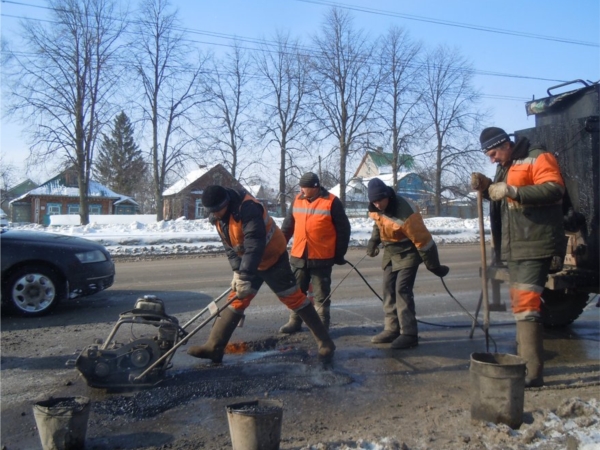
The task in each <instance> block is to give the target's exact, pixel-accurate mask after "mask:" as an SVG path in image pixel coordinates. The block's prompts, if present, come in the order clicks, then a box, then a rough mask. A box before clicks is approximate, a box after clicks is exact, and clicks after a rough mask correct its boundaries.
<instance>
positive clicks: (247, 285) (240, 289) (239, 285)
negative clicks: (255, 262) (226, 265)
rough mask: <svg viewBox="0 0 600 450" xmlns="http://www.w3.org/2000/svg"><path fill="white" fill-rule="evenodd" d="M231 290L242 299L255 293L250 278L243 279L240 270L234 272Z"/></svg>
mask: <svg viewBox="0 0 600 450" xmlns="http://www.w3.org/2000/svg"><path fill="white" fill-rule="evenodd" d="M231 290H232V291H234V292H235V293H236V294H237V297H238V298H239V299H240V300H241V299H244V298H246V297H248V296H249V295H251V294H253V289H252V283H251V282H250V280H242V279H241V278H240V273H239V272H233V279H232V280H231Z"/></svg>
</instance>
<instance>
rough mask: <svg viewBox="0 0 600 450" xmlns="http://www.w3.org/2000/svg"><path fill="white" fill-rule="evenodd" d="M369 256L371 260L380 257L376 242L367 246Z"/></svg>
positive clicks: (370, 242) (371, 242)
mask: <svg viewBox="0 0 600 450" xmlns="http://www.w3.org/2000/svg"><path fill="white" fill-rule="evenodd" d="M367 255H368V256H370V257H371V258H375V257H376V256H377V255H379V246H378V245H377V244H376V243H375V242H374V241H369V243H368V244H367Z"/></svg>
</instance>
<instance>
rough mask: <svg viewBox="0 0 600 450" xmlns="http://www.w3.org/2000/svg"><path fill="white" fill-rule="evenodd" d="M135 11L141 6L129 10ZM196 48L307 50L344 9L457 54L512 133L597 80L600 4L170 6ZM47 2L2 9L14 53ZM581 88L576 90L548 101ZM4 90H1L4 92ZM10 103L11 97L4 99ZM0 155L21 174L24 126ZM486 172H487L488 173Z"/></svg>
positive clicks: (403, 1)
mask: <svg viewBox="0 0 600 450" xmlns="http://www.w3.org/2000/svg"><path fill="white" fill-rule="evenodd" d="M132 4H135V2H132ZM172 4H173V5H175V6H176V7H178V8H179V11H180V13H181V16H180V17H181V19H182V21H183V23H184V26H185V27H187V28H188V29H189V30H190V31H193V34H192V35H191V38H192V39H193V40H194V41H195V42H196V44H197V45H198V46H201V47H204V48H206V49H210V50H212V51H215V52H219V51H224V50H227V49H228V48H229V46H230V45H231V41H232V39H233V38H234V37H235V38H238V39H239V40H240V41H241V42H242V44H243V45H244V46H246V47H248V48H255V47H256V44H255V43H253V40H255V39H258V38H266V39H269V40H270V39H272V37H273V35H274V33H275V32H276V31H277V30H283V31H289V32H290V33H291V35H292V36H295V37H298V38H300V39H302V40H303V41H304V42H306V43H309V41H310V39H311V37H312V36H313V35H314V34H315V33H317V32H318V30H319V27H320V26H321V24H322V21H323V17H324V15H325V13H326V12H327V11H328V10H329V9H330V8H331V6H332V5H334V4H336V5H338V6H340V7H344V8H348V10H349V11H350V12H351V14H352V15H353V17H354V20H355V25H356V27H357V28H360V29H363V30H364V31H365V32H367V33H369V34H370V35H372V36H373V37H376V36H379V35H381V34H383V33H385V32H386V31H387V30H388V29H389V27H390V26H392V25H395V26H399V27H403V28H405V29H406V30H407V31H408V32H409V34H410V35H411V37H412V38H413V39H415V40H420V41H422V42H423V44H424V45H425V46H427V47H435V46H437V45H439V44H446V45H450V46H455V47H457V48H458V49H459V50H460V52H461V53H462V54H463V55H464V56H465V57H466V58H467V59H468V60H470V61H471V62H472V63H473V66H474V68H475V70H476V74H477V75H476V77H475V80H474V81H475V86H476V88H478V89H480V91H481V92H482V94H483V96H484V99H483V102H484V103H483V105H482V106H483V107H485V108H487V109H489V110H490V111H491V113H492V117H491V119H490V125H491V124H493V125H496V126H500V127H503V128H505V129H506V130H507V131H508V132H509V133H510V132H513V131H515V130H519V129H523V128H529V127H533V126H534V125H535V121H534V118H533V117H529V118H528V117H527V116H526V114H525V102H526V101H528V100H531V99H532V98H533V97H535V98H543V97H546V96H547V95H548V94H547V89H548V88H550V87H552V86H557V85H559V84H561V83H562V82H566V81H572V80H577V79H583V80H590V81H594V82H595V81H598V80H599V79H600V51H599V50H600V45H599V41H600V6H599V4H600V2H599V1H598V0H572V1H569V2H566V1H564V0H527V1H523V0H504V1H502V2H492V1H487V0H452V1H448V0H419V1H415V0H344V1H342V2H339V3H335V2H331V1H326V0H203V1H200V0H172ZM46 5H47V3H46V2H45V1H43V0H20V1H10V0H3V1H2V4H1V8H2V9H1V11H2V12H1V14H2V17H1V19H2V23H1V25H2V39H3V40H7V41H9V42H11V45H13V46H14V45H16V44H17V42H18V41H15V39H17V29H18V23H19V20H20V19H22V18H25V17H29V18H40V19H42V18H44V17H47V9H45V8H44V6H46ZM581 86H583V85H582V84H579V83H576V84H572V85H570V86H568V87H566V88H557V89H555V90H553V91H552V93H558V92H560V91H564V90H569V89H572V88H577V87H581ZM3 87H4V86H3ZM2 95H3V96H4V95H5V92H4V91H3V92H2ZM1 126H2V129H1V151H2V153H3V160H4V162H5V163H13V164H16V165H18V166H21V163H22V161H23V160H24V159H25V157H26V155H27V151H28V150H27V141H26V139H25V137H24V136H23V132H24V130H23V128H22V127H21V126H20V124H19V123H15V122H14V121H10V118H7V117H5V115H4V114H3V116H2V123H1ZM487 169H488V170H489V167H488V168H487Z"/></svg>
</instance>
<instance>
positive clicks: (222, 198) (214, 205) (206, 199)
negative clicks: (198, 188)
mask: <svg viewBox="0 0 600 450" xmlns="http://www.w3.org/2000/svg"><path fill="white" fill-rule="evenodd" d="M227 203H229V194H228V193H227V190H226V189H225V188H224V187H223V186H218V185H212V186H207V188H206V189H205V190H204V193H203V194H202V206H204V207H205V208H206V210H207V211H208V212H211V213H213V212H217V211H220V210H222V209H223V208H225V206H227Z"/></svg>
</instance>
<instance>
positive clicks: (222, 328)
mask: <svg viewBox="0 0 600 450" xmlns="http://www.w3.org/2000/svg"><path fill="white" fill-rule="evenodd" d="M242 317H244V316H243V315H242V314H237V313H235V312H234V311H233V310H232V309H231V308H225V309H224V310H223V311H221V315H220V316H219V317H217V319H215V322H214V325H213V327H212V329H211V330H210V336H209V337H208V340H207V341H206V343H205V344H204V345H194V346H192V347H190V348H189V349H188V351H187V352H188V355H190V356H193V357H195V358H205V359H210V360H212V362H214V363H220V362H221V361H223V354H224V353H225V347H226V346H227V343H228V342H229V339H230V338H231V335H232V334H233V332H234V331H235V329H236V327H237V326H238V323H240V320H241V319H242Z"/></svg>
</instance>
